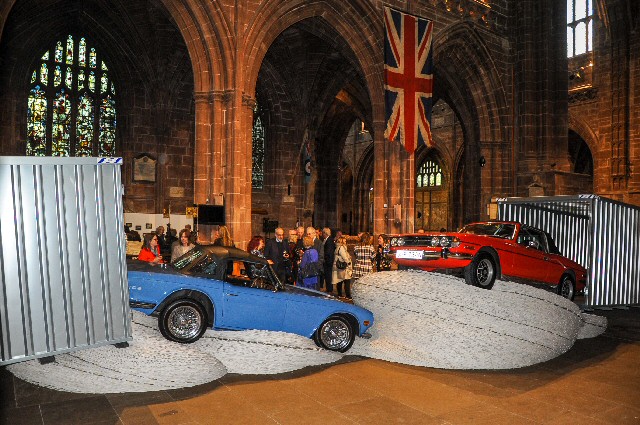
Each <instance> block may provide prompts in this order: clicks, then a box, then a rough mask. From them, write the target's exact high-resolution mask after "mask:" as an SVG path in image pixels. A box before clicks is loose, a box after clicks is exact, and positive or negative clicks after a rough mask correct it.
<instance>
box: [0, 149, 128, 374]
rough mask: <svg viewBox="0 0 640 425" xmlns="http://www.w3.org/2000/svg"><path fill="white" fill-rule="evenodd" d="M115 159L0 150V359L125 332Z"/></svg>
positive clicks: (110, 339)
mask: <svg viewBox="0 0 640 425" xmlns="http://www.w3.org/2000/svg"><path fill="white" fill-rule="evenodd" d="M121 162H122V159H121V158H51V157H47V158H37V157H0V205H1V208H0V243H1V246H0V278H1V280H2V286H1V291H0V355H1V357H0V364H8V363H13V362H17V361H22V360H28V359H32V358H37V357H44V356H51V355H54V354H58V353H63V352H68V351H74V350H77V349H81V348H86V347H91V346H97V345H104V344H115V343H119V342H124V341H128V340H131V315H130V314H129V291H128V285H127V269H126V259H125V238H124V230H123V229H124V225H123V208H122V194H123V188H122V183H121V179H120V165H121Z"/></svg>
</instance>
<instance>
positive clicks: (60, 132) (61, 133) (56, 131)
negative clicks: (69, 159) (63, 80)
mask: <svg viewBox="0 0 640 425" xmlns="http://www.w3.org/2000/svg"><path fill="white" fill-rule="evenodd" d="M70 123H71V101H70V100H69V94H68V93H67V92H66V91H65V89H62V90H60V91H59V92H58V94H57V95H56V98H55V100H54V101H53V126H52V127H53V128H52V132H51V139H52V143H51V155H52V156H69V125H70Z"/></svg>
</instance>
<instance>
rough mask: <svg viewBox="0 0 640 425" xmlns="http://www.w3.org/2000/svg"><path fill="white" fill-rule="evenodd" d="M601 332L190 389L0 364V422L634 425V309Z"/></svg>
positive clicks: (354, 360)
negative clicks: (513, 352) (517, 349)
mask: <svg viewBox="0 0 640 425" xmlns="http://www.w3.org/2000/svg"><path fill="white" fill-rule="evenodd" d="M594 314H598V315H603V316H605V317H607V318H608V320H609V327H608V329H607V331H606V332H605V333H604V334H603V335H601V336H599V337H597V338H591V339H585V340H578V341H577V342H576V344H575V345H574V346H573V348H572V349H571V350H569V351H568V352H567V353H565V354H564V355H562V356H560V357H558V358H556V359H553V360H551V361H548V362H546V363H542V364H539V365H536V366H532V367H527V368H523V369H516V370H508V371H451V370H439V369H429V368H420V367H412V366H404V365H400V364H394V363H388V362H385V361H381V360H371V359H364V358H359V357H353V356H347V357H345V358H344V359H343V360H342V361H340V362H339V363H334V364H332V365H325V366H319V367H311V368H306V369H304V370H301V371H297V372H293V373H286V374H281V375H277V376H270V377H269V376H264V375H261V376H253V377H252V376H246V375H243V376H238V375H235V376H234V375H226V376H224V377H223V378H222V379H220V380H218V381H215V382H212V383H210V384H207V385H202V386H199V387H196V388H189V389H182V390H171V391H159V392H153V393H142V394H135V393H129V394H111V395H109V394H108V395H92V394H71V393H65V392H59V391H53V390H48V389H45V388H41V387H37V386H34V385H32V384H29V383H26V382H23V381H21V380H19V379H17V378H14V377H13V375H11V374H10V373H9V372H8V371H7V370H6V369H5V368H0V402H1V403H2V404H1V407H0V424H12V425H20V424H52V425H53V424H55V425H64V424H131V425H144V424H314V423H318V424H368V425H369V424H391V423H401V424H432V423H433V424H492V425H493V424H640V308H637V307H631V308H629V309H613V310H596V311H595V312H594Z"/></svg>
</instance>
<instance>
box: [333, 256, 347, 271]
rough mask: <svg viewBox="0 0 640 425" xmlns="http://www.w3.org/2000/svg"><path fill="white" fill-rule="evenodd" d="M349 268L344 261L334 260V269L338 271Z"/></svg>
mask: <svg viewBox="0 0 640 425" xmlns="http://www.w3.org/2000/svg"><path fill="white" fill-rule="evenodd" d="M348 266H349V263H347V262H346V261H342V260H341V259H339V258H336V268H337V269H338V270H344V269H346V268H347V267H348Z"/></svg>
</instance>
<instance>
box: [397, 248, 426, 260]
mask: <svg viewBox="0 0 640 425" xmlns="http://www.w3.org/2000/svg"><path fill="white" fill-rule="evenodd" d="M396 258H406V259H410V260H422V251H407V250H404V249H400V250H398V252H397V253H396Z"/></svg>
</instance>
